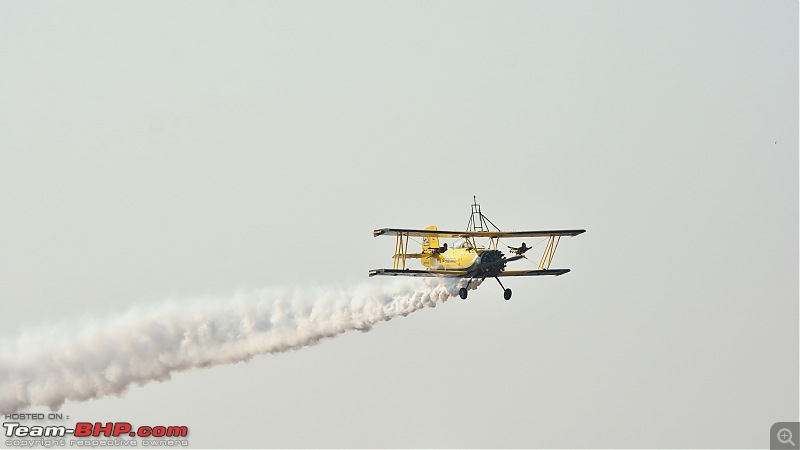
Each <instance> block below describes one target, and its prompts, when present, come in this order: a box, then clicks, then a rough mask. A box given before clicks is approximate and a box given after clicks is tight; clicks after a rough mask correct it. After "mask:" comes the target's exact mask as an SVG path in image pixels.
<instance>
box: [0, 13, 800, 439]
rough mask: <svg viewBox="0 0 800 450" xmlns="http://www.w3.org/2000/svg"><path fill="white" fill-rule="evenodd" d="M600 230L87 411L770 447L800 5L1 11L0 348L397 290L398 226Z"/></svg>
mask: <svg viewBox="0 0 800 450" xmlns="http://www.w3.org/2000/svg"><path fill="white" fill-rule="evenodd" d="M472 195H477V196H478V201H479V202H481V204H482V206H483V210H484V213H486V214H487V215H488V216H489V218H491V219H492V221H494V222H495V223H496V224H497V225H499V226H501V227H503V228H508V229H552V228H585V229H587V230H588V232H587V233H586V234H584V235H581V236H579V237H577V238H572V239H568V240H566V241H563V242H562V243H561V246H559V249H558V253H557V254H556V258H555V260H554V263H553V266H554V267H569V268H571V269H572V270H573V271H572V272H571V273H569V274H568V275H565V276H562V277H558V278H553V279H513V281H509V283H508V285H509V286H510V287H512V288H513V289H514V298H513V300H512V301H511V302H504V301H503V300H502V295H501V292H500V289H499V288H498V287H497V286H495V285H494V282H492V283H488V282H487V283H486V285H484V286H483V287H481V289H479V290H478V291H476V292H473V293H472V294H471V295H470V298H469V300H468V301H466V302H461V301H460V300H458V299H455V300H450V301H448V302H447V303H445V304H444V305H442V306H441V307H438V308H436V309H430V310H422V311H419V312H416V313H414V314H412V315H410V316H408V317H406V318H402V319H399V320H393V321H391V322H388V323H383V324H379V325H378V326H376V327H375V329H374V330H373V331H371V332H370V333H368V334H361V333H348V334H344V335H342V336H339V337H337V338H336V339H333V340H330V341H326V342H324V343H322V344H320V345H318V346H315V347H311V348H307V349H303V350H301V351H298V352H292V353H288V354H283V355H277V356H261V357H256V358H254V359H253V360H252V361H251V362H249V363H247V364H237V365H233V366H221V367H214V368H210V369H203V370H195V371H191V372H185V373H180V374H177V375H176V376H174V377H173V379H172V380H171V381H169V382H165V383H151V384H147V385H145V386H143V387H138V386H136V387H133V388H131V389H130V390H129V392H128V393H127V394H126V395H125V396H123V397H122V398H106V399H102V400H98V401H93V402H88V403H67V404H66V405H65V406H64V408H63V409H62V410H63V412H65V413H66V414H69V415H70V416H71V417H72V418H76V419H80V420H86V421H95V420H96V421H103V422H105V421H112V420H124V421H128V422H131V423H138V424H153V425H159V424H184V425H187V426H189V428H190V430H191V436H190V441H191V443H192V445H193V446H196V447H210V446H216V447H229V446H236V447H273V446H274V447H316V446H324V447H393V446H400V447H417V446H422V447H556V448H558V447H695V448H696V447H720V448H721V447H725V448H729V447H733V448H739V447H764V446H766V445H768V444H767V442H768V441H767V438H768V431H769V427H770V425H771V424H772V423H773V422H777V421H789V420H798V398H799V397H800V393H799V391H798V379H800V374H799V373H798V357H799V356H798V355H799V354H800V351H799V349H798V4H797V2H794V1H771V2H762V1H704V2H695V1H670V2H663V1H662V2H656V1H635V2H634V1H627V2H626V1H615V2H611V1H604V2H577V1H569V2H555V1H531V2H511V1H508V2H500V3H498V2H445V1H441V2H337V3H333V2H283V3H278V2H244V1H233V2H192V3H188V2H169V3H161V2H126V3H120V2H114V3H108V2H69V3H56V2H10V1H4V2H2V3H0V302H1V303H0V305H1V306H2V311H3V313H2V314H0V327H1V328H0V336H2V337H6V338H8V337H13V336H14V335H15V334H16V333H18V332H19V331H20V330H21V329H23V328H28V327H39V326H46V325H47V324H48V323H53V322H58V321H63V320H70V319H73V320H74V319H76V318H81V317H105V316H109V315H114V314H116V313H119V312H121V311H124V310H127V309H128V308H130V307H133V306H135V305H148V304H156V303H158V302H160V301H163V300H164V299H193V298H197V297H208V296H214V297H219V298H225V297H226V296H230V295H232V294H233V293H234V292H235V291H237V290H238V289H241V288H252V289H257V288H261V287H272V286H288V287H292V286H308V285H313V286H320V285H329V284H340V285H356V284H359V283H382V282H386V281H387V280H379V279H371V280H368V279H367V277H366V274H367V271H368V270H369V269H371V268H376V267H386V266H388V265H389V264H391V261H390V259H389V256H390V255H391V253H392V248H393V247H392V245H393V242H392V241H391V239H386V238H383V239H373V238H372V237H371V230H372V229H374V228H378V227H389V226H394V227H414V228H417V227H424V226H427V225H431V224H436V225H438V226H440V227H442V228H462V227H464V226H465V225H466V222H467V219H468V213H469V204H470V203H471V201H472Z"/></svg>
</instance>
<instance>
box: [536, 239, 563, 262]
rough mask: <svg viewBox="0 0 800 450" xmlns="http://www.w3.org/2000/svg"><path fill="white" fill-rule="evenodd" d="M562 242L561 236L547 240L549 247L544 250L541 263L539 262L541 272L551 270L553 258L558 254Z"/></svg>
mask: <svg viewBox="0 0 800 450" xmlns="http://www.w3.org/2000/svg"><path fill="white" fill-rule="evenodd" d="M560 241H561V236H550V239H548V240H547V246H546V247H545V248H544V253H542V259H541V261H539V270H542V269H545V270H548V269H550V263H552V262H553V256H554V255H555V254H556V248H557V247H558V243H559V242H560Z"/></svg>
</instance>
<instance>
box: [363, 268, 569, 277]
mask: <svg viewBox="0 0 800 450" xmlns="http://www.w3.org/2000/svg"><path fill="white" fill-rule="evenodd" d="M567 272H569V269H542V270H504V271H502V272H500V273H499V274H497V276H498V277H534V276H542V275H553V276H559V275H564V274H565V273H567ZM375 275H385V276H391V277H397V276H403V277H440V278H483V277H481V276H480V275H479V274H475V273H474V272H473V273H472V274H471V273H470V272H468V271H466V270H410V269H373V270H370V271H369V276H371V277H374V276H375Z"/></svg>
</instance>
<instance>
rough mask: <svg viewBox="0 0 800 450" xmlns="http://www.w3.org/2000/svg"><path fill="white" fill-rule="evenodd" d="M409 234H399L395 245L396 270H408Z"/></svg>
mask: <svg viewBox="0 0 800 450" xmlns="http://www.w3.org/2000/svg"><path fill="white" fill-rule="evenodd" d="M408 241H409V239H408V233H397V240H396V241H395V244H394V268H395V270H397V269H402V270H405V269H406V254H408Z"/></svg>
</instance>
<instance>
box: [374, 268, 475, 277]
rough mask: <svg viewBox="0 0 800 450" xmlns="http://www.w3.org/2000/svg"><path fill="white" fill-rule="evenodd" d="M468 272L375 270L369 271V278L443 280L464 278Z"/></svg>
mask: <svg viewBox="0 0 800 450" xmlns="http://www.w3.org/2000/svg"><path fill="white" fill-rule="evenodd" d="M467 274H468V272H467V271H466V270H434V269H431V270H409V269H373V270H370V271H369V276H371V277H374V276H375V275H388V276H392V277H396V276H405V277H442V278H464V277H466V276H467Z"/></svg>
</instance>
